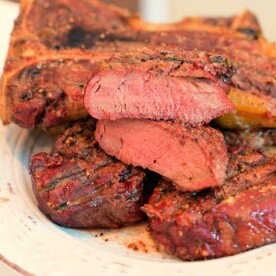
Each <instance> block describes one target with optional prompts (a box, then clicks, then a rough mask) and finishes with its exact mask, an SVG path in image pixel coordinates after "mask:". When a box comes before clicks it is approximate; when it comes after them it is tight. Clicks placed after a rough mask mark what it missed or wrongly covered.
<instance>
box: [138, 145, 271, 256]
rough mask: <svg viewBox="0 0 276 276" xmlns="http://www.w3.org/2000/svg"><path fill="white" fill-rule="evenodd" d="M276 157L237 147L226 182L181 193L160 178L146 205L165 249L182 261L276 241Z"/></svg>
mask: <svg viewBox="0 0 276 276" xmlns="http://www.w3.org/2000/svg"><path fill="white" fill-rule="evenodd" d="M275 184H276V156H274V157H272V158H271V159H269V158H267V157H266V156H264V155H263V154H261V153H260V152H256V151H253V150H249V149H240V150H238V149H235V150H233V151H232V153H231V154H230V161H229V169H228V179H227V180H226V181H225V183H224V184H223V185H222V186H221V187H217V188H215V189H209V190H205V191H201V192H198V193H187V192H186V193H185V192H181V191H179V190H177V189H175V187H174V186H173V185H171V183H170V182H168V181H164V180H162V181H160V183H159V185H158V187H157V188H156V189H155V190H154V193H153V195H152V197H151V198H150V200H149V203H148V204H146V205H145V206H144V207H143V208H142V209H143V210H144V211H145V212H146V214H147V215H148V217H149V219H150V231H151V234H152V236H153V238H154V239H155V241H156V242H157V243H159V244H161V245H162V246H164V248H165V250H166V251H167V252H168V253H170V254H173V255H176V256H178V257H180V258H181V259H183V260H197V259H209V258H216V257H222V256H228V255H234V254H238V253H240V252H244V251H247V250H250V249H253V248H256V247H260V246H263V245H266V244H270V243H273V242H275V241H276V223H275V222H276V185H275Z"/></svg>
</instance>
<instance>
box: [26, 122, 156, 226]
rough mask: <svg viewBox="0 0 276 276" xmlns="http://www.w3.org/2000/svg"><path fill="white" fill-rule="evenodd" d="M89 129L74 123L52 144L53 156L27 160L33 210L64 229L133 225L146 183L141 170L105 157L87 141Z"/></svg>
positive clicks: (141, 215) (147, 188) (91, 131)
mask: <svg viewBox="0 0 276 276" xmlns="http://www.w3.org/2000/svg"><path fill="white" fill-rule="evenodd" d="M94 125H95V123H94V121H93V120H88V121H87V122H85V121H82V122H78V123H75V124H74V125H73V126H72V127H71V128H69V129H67V130H66V131H65V132H64V133H63V134H62V135H61V136H60V137H59V138H58V139H57V142H56V147H55V153H54V154H52V155H49V154H46V153H39V154H36V155H34V156H33V157H32V158H31V162H30V172H31V176H32V181H33V190H34V193H35V196H36V199H37V201H38V206H39V208H40V209H41V211H42V212H43V213H44V214H46V215H47V216H49V218H50V219H51V220H52V221H54V222H56V223H57V224H60V225H62V226H68V227H91V228H116V227H120V226H122V225H125V224H129V223H133V222H136V221H139V220H141V219H143V218H144V216H145V215H144V213H143V212H142V211H141V210H140V207H141V205H143V204H144V203H145V201H146V199H147V198H148V196H149V192H150V191H151V190H152V188H151V187H152V183H151V182H150V181H149V178H148V177H147V176H146V173H145V172H144V171H143V170H141V169H138V168H134V167H132V166H128V165H125V164H123V163H122V162H120V161H118V160H116V159H114V158H112V157H110V156H108V155H106V154H105V153H104V152H103V151H102V150H101V149H100V148H99V147H98V146H97V143H96V142H95V140H94V138H93V137H94Z"/></svg>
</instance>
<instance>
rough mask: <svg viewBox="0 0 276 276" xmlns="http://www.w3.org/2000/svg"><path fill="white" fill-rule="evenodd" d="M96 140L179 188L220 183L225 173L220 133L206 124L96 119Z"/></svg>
mask: <svg viewBox="0 0 276 276" xmlns="http://www.w3.org/2000/svg"><path fill="white" fill-rule="evenodd" d="M95 137H96V140H97V141H98V143H99V145H100V147H101V148H102V149H103V150H104V151H105V152H106V153H108V154H110V155H112V156H115V157H116V158H118V159H119V160H121V161H122V162H125V163H127V164H132V165H134V166H141V167H143V168H148V169H150V170H152V171H154V172H157V173H159V174H161V175H162V176H164V177H166V178H168V179H170V180H171V181H172V182H173V183H174V185H176V186H177V188H179V189H181V190H188V191H194V190H200V189H204V188H207V187H211V186H216V185H221V184H222V183H223V181H224V179H225V177H226V174H225V172H226V166H227V161H228V157H227V148H226V144H225V142H224V139H223V135H222V134H221V133H220V132H218V131H216V130H215V129H212V128H210V127H207V126H198V127H196V128H192V127H185V126H182V125H180V124H177V123H171V122H155V121H150V120H142V119H141V120H138V119H121V120H117V121H108V120H103V121H98V123H97V127H96V134H95Z"/></svg>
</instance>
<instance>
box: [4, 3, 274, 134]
mask: <svg viewBox="0 0 276 276" xmlns="http://www.w3.org/2000/svg"><path fill="white" fill-rule="evenodd" d="M148 45H153V46H154V45H177V46H180V47H182V48H183V49H185V50H194V49H195V48H196V49H198V50H202V51H209V52H214V51H215V52H216V51H217V50H218V51H219V52H220V53H221V54H222V56H223V57H225V58H229V59H230V60H233V61H234V62H235V64H236V65H237V66H238V68H239V70H238V72H237V73H236V74H235V76H234V77H233V78H232V87H235V89H238V90H239V91H241V93H245V91H246V92H247V93H250V94H254V95H256V97H257V99H262V100H265V103H269V104H266V105H265V106H266V107H267V108H266V109H267V110H266V113H265V114H266V115H267V116H268V117H269V118H272V119H271V120H270V121H269V126H270V127H275V125H276V124H275V120H273V118H275V106H276V101H275V87H276V86H275V76H274V75H275V73H274V72H275V62H276V60H275V56H276V51H275V47H273V46H272V45H271V44H269V43H268V42H267V41H265V40H264V39H263V38H262V35H261V31H260V26H259V24H258V22H257V19H256V18H255V17H254V16H253V15H252V14H250V13H248V12H247V13H242V14H241V15H239V16H237V17H233V18H187V19H185V20H183V21H182V22H180V23H177V24H172V25H161V26H156V25H151V24H146V23H145V22H142V21H141V20H140V19H139V18H137V17H132V16H131V15H129V14H128V13H127V12H126V11H122V10H120V9H118V8H115V7H114V6H108V5H105V4H104V3H101V2H99V1H96V0H92V1H88V0H80V1H76V0H48V1H46V2H45V1H43V0H25V1H21V6H20V14H19V16H18V18H17V20H16V22H15V26H14V30H13V33H12V37H11V42H10V48H9V53H8V57H7V60H6V64H5V68H4V73H3V77H2V80H1V84H0V113H1V117H2V120H3V122H4V123H5V124H7V123H10V122H15V123H17V124H18V125H20V126H21V127H25V128H33V127H35V126H37V125H39V126H40V127H42V128H45V129H48V128H51V127H55V126H60V125H63V124H66V123H67V122H68V121H70V120H74V119H77V118H82V117H85V116H87V112H86V110H85V108H84V106H83V92H84V86H85V85H86V83H87V82H88V80H89V79H90V77H91V76H92V74H93V73H94V72H95V70H97V68H98V63H99V62H101V61H103V60H106V59H109V58H110V57H112V56H114V55H115V54H116V53H118V52H130V51H136V50H137V49H139V48H141V47H144V46H148ZM271 57H272V58H271ZM273 57H274V58H273ZM68 76H70V77H68ZM242 116H243V113H240V114H239V116H238V117H237V120H239V118H240V117H242ZM273 116H274V117H273ZM259 121H260V122H265V120H259ZM267 124H268V123H267ZM266 126H267V125H266Z"/></svg>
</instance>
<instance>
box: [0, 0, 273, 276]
mask: <svg viewBox="0 0 276 276" xmlns="http://www.w3.org/2000/svg"><path fill="white" fill-rule="evenodd" d="M17 10H18V6H17V5H16V4H12V3H9V2H6V1H3V0H2V1H1V0H0V20H1V21H0V24H1V25H0V30H1V40H0V43H1V44H0V46H1V48H0V64H3V61H4V58H5V52H6V49H7V46H8V38H9V33H10V31H11V28H12V21H13V19H14V18H15V16H16V14H17ZM51 144H52V141H51V138H49V137H47V136H46V135H45V134H44V133H40V132H35V131H32V132H28V131H27V130H22V129H20V128H18V127H17V126H14V125H10V126H7V127H3V126H0V148H1V155H0V168H1V174H0V255H1V258H0V259H2V260H5V262H6V263H9V265H13V266H14V268H16V269H17V270H19V271H21V273H23V274H26V273H30V274H36V275H92V274H93V275H160V276H161V275H186V276H188V275H199V274H200V275H212V276H215V275H224V276H226V275H232V274H235V275H276V268H275V263H276V245H270V246H266V247H263V248H260V249H257V250H252V251H249V252H246V253H243V254H240V255H238V256H233V257H227V258H221V259H217V260H210V261H200V262H192V263H189V262H182V261H180V260H178V259H176V258H172V257H169V256H167V255H166V254H161V253H159V252H157V250H156V247H155V245H154V243H153V242H152V240H151V239H150V237H149V234H148V232H147V231H145V225H144V224H140V225H138V226H135V227H127V228H124V229H121V230H115V231H79V230H72V229H66V228H62V227H59V226H56V225H55V224H53V223H51V222H50V221H49V220H48V219H47V218H46V217H44V215H43V214H42V213H41V212H40V211H39V210H38V209H37V207H36V201H35V198H34V196H33V193H32V189H31V180H30V176H29V174H28V160H29V156H30V154H33V153H35V152H38V151H41V150H48V149H49V148H50V146H51ZM101 233H102V235H101ZM144 244H145V245H144ZM133 246H134V247H135V246H137V249H138V250H133V249H130V248H129V247H133ZM0 272H1V269H0ZM2 275H3V274H2Z"/></svg>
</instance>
